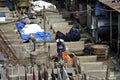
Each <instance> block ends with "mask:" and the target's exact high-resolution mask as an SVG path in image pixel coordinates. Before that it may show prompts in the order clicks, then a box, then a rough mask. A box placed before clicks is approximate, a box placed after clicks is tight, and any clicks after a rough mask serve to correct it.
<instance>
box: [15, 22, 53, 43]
mask: <svg viewBox="0 0 120 80" xmlns="http://www.w3.org/2000/svg"><path fill="white" fill-rule="evenodd" d="M24 27H25V23H23V22H20V21H19V22H16V28H17V30H18V31H19V32H20V36H21V39H22V41H23V42H25V41H28V40H29V39H30V36H29V34H24V33H23V32H22V31H21V30H22V29H23V28H24ZM35 37H36V38H37V39H39V40H41V41H44V32H36V33H35ZM50 38H51V34H50V33H47V32H46V41H48V40H49V39H50Z"/></svg>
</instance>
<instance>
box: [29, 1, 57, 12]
mask: <svg viewBox="0 0 120 80" xmlns="http://www.w3.org/2000/svg"><path fill="white" fill-rule="evenodd" d="M31 4H33V6H32V8H33V10H35V11H41V10H42V9H43V6H45V8H46V9H49V8H50V6H53V7H54V9H56V6H55V5H53V4H52V3H49V2H45V1H42V0H40V1H35V2H31Z"/></svg>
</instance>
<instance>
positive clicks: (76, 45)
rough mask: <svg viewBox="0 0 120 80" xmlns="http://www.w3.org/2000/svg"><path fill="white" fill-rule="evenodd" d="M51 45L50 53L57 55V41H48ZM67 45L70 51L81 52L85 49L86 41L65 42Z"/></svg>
mask: <svg viewBox="0 0 120 80" xmlns="http://www.w3.org/2000/svg"><path fill="white" fill-rule="evenodd" d="M48 45H50V55H51V56H52V55H57V44H56V43H48V44H47V46H48ZM65 46H66V48H67V50H68V51H70V52H77V51H78V52H80V51H83V49H84V41H76V42H65Z"/></svg>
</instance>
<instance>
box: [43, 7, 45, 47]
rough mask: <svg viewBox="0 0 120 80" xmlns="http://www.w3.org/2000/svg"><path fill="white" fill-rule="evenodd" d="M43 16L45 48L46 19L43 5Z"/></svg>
mask: <svg viewBox="0 0 120 80" xmlns="http://www.w3.org/2000/svg"><path fill="white" fill-rule="evenodd" d="M43 18H44V24H43V27H44V49H46V19H45V6H43Z"/></svg>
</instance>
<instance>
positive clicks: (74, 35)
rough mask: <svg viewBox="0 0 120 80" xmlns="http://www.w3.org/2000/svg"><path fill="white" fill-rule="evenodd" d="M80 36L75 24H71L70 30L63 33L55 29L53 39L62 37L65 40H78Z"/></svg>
mask: <svg viewBox="0 0 120 80" xmlns="http://www.w3.org/2000/svg"><path fill="white" fill-rule="evenodd" d="M80 38H81V35H80V33H79V31H78V28H76V27H75V26H73V27H72V28H71V29H70V31H69V32H68V33H66V34H63V33H62V32H60V31H57V33H56V36H55V40H57V39H63V40H64V41H66V42H70V41H79V40H80Z"/></svg>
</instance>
